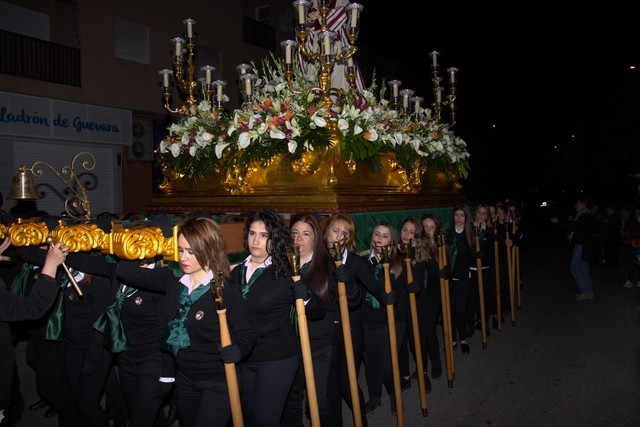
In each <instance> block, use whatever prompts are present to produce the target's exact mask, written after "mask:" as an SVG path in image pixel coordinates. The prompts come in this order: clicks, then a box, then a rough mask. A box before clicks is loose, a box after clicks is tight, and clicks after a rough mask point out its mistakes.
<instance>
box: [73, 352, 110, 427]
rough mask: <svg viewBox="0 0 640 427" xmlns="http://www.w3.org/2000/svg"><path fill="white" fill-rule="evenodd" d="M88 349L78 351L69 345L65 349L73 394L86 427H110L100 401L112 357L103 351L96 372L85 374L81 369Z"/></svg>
mask: <svg viewBox="0 0 640 427" xmlns="http://www.w3.org/2000/svg"><path fill="white" fill-rule="evenodd" d="M87 352H88V348H87V349H78V348H76V347H74V346H73V345H71V344H69V343H67V344H66V347H65V358H64V359H65V370H66V374H67V378H68V379H69V385H70V386H71V393H72V394H73V397H74V399H75V400H76V404H77V405H78V411H79V412H80V416H81V417H82V419H83V420H84V425H87V426H91V427H102V426H104V427H108V426H109V422H108V419H107V414H106V412H105V410H104V409H103V408H102V406H101V404H100V401H101V400H102V394H103V392H104V385H105V383H106V381H107V376H108V375H109V371H110V370H111V369H112V355H111V352H109V351H108V350H106V349H104V348H103V349H102V352H101V354H100V357H99V358H98V360H97V366H96V367H95V368H96V369H95V371H94V372H91V373H88V374H83V373H81V368H82V366H83V365H84V363H85V357H86V353H87Z"/></svg>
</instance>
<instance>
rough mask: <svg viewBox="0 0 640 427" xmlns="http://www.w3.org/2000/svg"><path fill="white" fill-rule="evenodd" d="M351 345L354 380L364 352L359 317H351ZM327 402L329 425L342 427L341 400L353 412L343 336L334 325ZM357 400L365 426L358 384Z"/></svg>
mask: <svg viewBox="0 0 640 427" xmlns="http://www.w3.org/2000/svg"><path fill="white" fill-rule="evenodd" d="M350 320H351V344H352V347H353V359H354V362H355V365H356V378H357V374H358V372H360V365H361V362H362V352H363V351H364V331H363V330H362V322H361V321H360V319H359V316H351V319H350ZM329 375H330V376H329V401H330V403H331V425H332V426H334V427H341V426H342V399H344V401H345V402H346V403H347V406H349V408H350V409H351V411H353V401H352V400H351V388H350V385H349V370H348V368H347V356H346V353H345V344H344V336H343V333H342V324H340V323H338V324H336V333H335V344H334V347H333V357H332V360H331V368H330V370H329ZM358 399H359V400H360V412H361V414H360V417H361V419H362V425H364V426H366V425H367V416H366V415H365V412H364V395H363V393H362V388H361V387H360V384H358Z"/></svg>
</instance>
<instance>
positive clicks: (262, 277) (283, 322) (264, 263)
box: [230, 210, 306, 427]
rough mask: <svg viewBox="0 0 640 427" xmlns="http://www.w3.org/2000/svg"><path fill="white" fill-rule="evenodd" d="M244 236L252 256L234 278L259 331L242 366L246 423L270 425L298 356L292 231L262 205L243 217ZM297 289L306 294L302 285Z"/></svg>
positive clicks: (286, 391)
mask: <svg viewBox="0 0 640 427" xmlns="http://www.w3.org/2000/svg"><path fill="white" fill-rule="evenodd" d="M243 241H244V247H245V250H246V252H247V253H248V254H249V255H248V256H247V258H246V259H245V260H244V261H243V262H242V263H241V264H240V265H238V266H236V267H235V268H234V269H233V271H232V272H231V278H230V284H231V285H232V286H238V287H239V288H240V289H241V292H242V299H243V300H244V301H245V304H246V307H247V316H248V319H249V321H250V322H251V325H252V327H253V330H254V331H255V334H256V345H255V347H254V348H253V351H252V352H251V354H250V355H249V357H248V358H247V359H246V360H245V361H244V363H243V364H242V366H241V369H240V374H241V377H240V383H241V389H242V396H241V400H242V407H243V414H244V420H245V422H246V424H247V425H250V426H265V427H270V426H274V425H279V424H280V420H281V418H282V413H283V410H284V406H285V402H286V400H287V395H288V394H289V389H290V388H291V385H292V384H293V379H294V377H295V374H296V370H297V369H298V361H299V359H300V349H299V344H298V339H297V337H296V333H295V329H294V327H293V325H292V323H291V310H292V308H293V304H294V296H293V295H292V289H291V286H292V284H293V281H292V279H291V273H292V271H291V266H290V264H289V259H288V258H287V249H288V248H289V247H290V244H291V234H290V232H289V228H287V226H286V225H285V224H284V222H283V221H282V219H281V218H280V217H279V216H278V215H277V214H276V213H274V212H271V211H268V210H260V211H257V212H256V213H255V214H253V215H252V216H251V217H249V218H248V219H247V221H246V222H245V225H244V230H243ZM295 289H296V290H299V291H300V293H301V294H304V295H303V296H304V297H306V289H303V288H302V284H301V285H300V287H296V288H295Z"/></svg>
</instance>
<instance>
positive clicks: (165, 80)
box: [162, 73, 169, 87]
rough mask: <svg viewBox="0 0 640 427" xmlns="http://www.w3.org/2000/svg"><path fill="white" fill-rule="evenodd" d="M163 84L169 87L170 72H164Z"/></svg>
mask: <svg viewBox="0 0 640 427" xmlns="http://www.w3.org/2000/svg"><path fill="white" fill-rule="evenodd" d="M162 85H163V86H164V87H169V73H164V74H163V75H162Z"/></svg>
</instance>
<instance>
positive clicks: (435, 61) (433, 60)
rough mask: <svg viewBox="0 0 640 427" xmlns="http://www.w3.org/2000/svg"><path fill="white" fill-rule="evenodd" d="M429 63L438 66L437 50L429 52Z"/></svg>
mask: <svg viewBox="0 0 640 427" xmlns="http://www.w3.org/2000/svg"><path fill="white" fill-rule="evenodd" d="M431 65H433V66H434V67H437V66H438V52H435V51H434V52H431Z"/></svg>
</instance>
